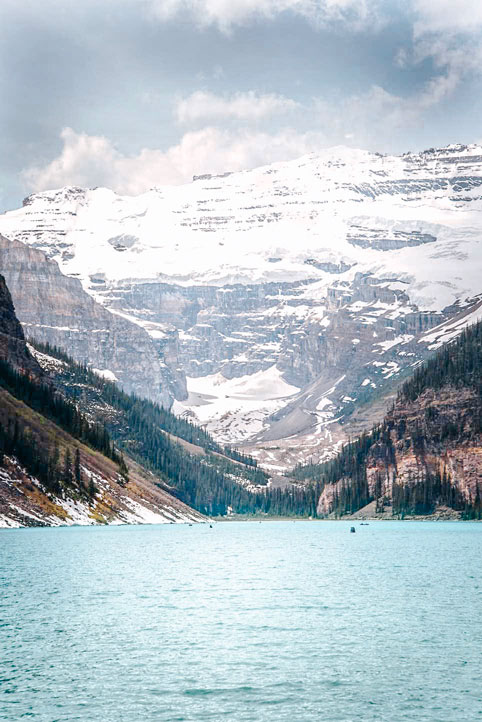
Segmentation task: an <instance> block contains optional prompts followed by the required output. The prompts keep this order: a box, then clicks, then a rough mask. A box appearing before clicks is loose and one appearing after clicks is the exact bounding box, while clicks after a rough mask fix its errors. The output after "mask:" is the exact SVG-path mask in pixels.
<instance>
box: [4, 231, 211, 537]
mask: <svg viewBox="0 0 482 722" xmlns="http://www.w3.org/2000/svg"><path fill="white" fill-rule="evenodd" d="M18 246H19V247H20V246H21V244H18ZM14 247H15V246H14ZM27 250H28V251H30V252H31V250H30V249H27ZM34 253H36V254H37V255H39V254H38V253H37V252H34ZM34 259H35V260H36V261H37V260H38V259H37V258H35V256H34ZM24 260H25V258H24ZM50 265H53V266H55V264H50ZM19 272H21V273H22V274H23V273H25V274H26V276H25V282H26V284H27V288H28V289H29V290H30V291H32V289H33V287H32V285H31V284H30V285H29V284H28V281H29V278H28V274H27V269H26V268H25V267H24V266H21V267H20V268H19ZM57 273H58V271H57ZM58 275H60V274H58ZM54 276H55V274H54ZM41 277H42V276H41V275H37V276H36V283H37V284H38V283H39V278H41ZM45 298H50V295H49V294H48V293H47V295H46V296H42V297H41V299H40V300H44V299H45ZM89 300H91V299H89ZM71 301H72V302H73V300H72V299H71ZM81 308H82V307H81ZM102 311H103V309H102ZM46 312H48V309H47V310H46ZM64 313H68V308H66V309H64ZM104 313H105V312H104ZM134 328H136V327H134ZM0 360H2V361H7V362H8V366H12V367H13V368H14V369H15V370H16V371H17V372H18V373H19V374H21V375H22V376H24V377H25V376H27V377H28V383H29V384H30V388H31V389H32V390H33V391H34V392H35V393H36V392H37V390H38V388H39V385H40V384H41V385H42V387H44V388H43V393H42V394H39V395H38V398H37V402H39V399H41V398H44V399H45V392H47V393H48V394H49V399H50V404H51V405H50V406H49V411H48V413H49V415H50V413H51V411H52V407H53V404H52V401H53V399H54V397H56V398H57V401H58V400H59V399H60V394H59V392H58V390H57V387H56V385H55V384H54V382H53V380H52V379H51V378H50V376H49V375H48V374H47V373H46V372H45V371H44V370H43V369H42V368H41V366H40V365H39V364H38V362H37V360H36V358H35V357H34V355H32V354H31V353H30V351H29V350H28V348H27V344H26V341H25V337H24V332H23V329H22V326H21V324H20V323H19V321H18V319H17V317H16V314H15V309H14V307H13V303H12V297H11V295H10V292H9V289H8V288H7V285H6V283H5V279H4V278H3V276H0ZM58 363H60V364H62V362H58ZM0 377H1V378H0V528H1V527H20V526H58V525H71V524H83V525H84V524H108V523H114V524H119V523H131V524H140V523H155V524H158V523H175V522H194V521H203V519H204V517H203V516H202V515H201V514H199V513H198V512H196V511H195V510H194V509H191V508H190V507H188V506H186V505H185V504H183V503H182V502H181V501H180V500H179V499H177V498H175V497H173V496H172V495H171V494H169V493H168V492H167V491H165V490H164V489H161V488H160V486H161V481H160V479H159V478H157V477H155V476H154V475H153V474H151V473H150V472H147V471H146V470H145V469H143V468H142V467H140V466H139V465H138V464H135V463H134V462H132V461H131V460H129V459H128V460H127V464H128V467H129V473H128V478H126V476H125V475H123V474H121V473H120V467H119V465H118V464H117V463H115V462H114V461H113V460H112V459H110V458H107V457H106V456H103V454H101V453H100V452H99V450H97V451H94V450H93V449H92V448H91V447H89V446H87V445H85V444H84V443H82V441H80V440H79V438H77V437H74V436H72V435H71V434H69V433H67V432H66V431H65V429H63V428H61V427H60V426H58V425H57V424H55V423H54V422H53V421H52V420H51V419H50V418H47V417H46V416H44V415H43V414H42V413H40V412H39V411H36V410H34V407H35V408H37V409H38V408H39V403H40V402H39V403H36V404H33V405H32V406H28V405H27V404H26V403H24V402H23V401H22V400H21V399H22V398H26V397H27V396H28V394H27V395H26V396H23V397H22V396H21V395H20V396H18V397H17V396H15V393H14V391H13V390H12V384H11V381H12V379H11V377H9V372H8V371H6V369H5V368H1V369H0ZM21 381H22V383H26V382H27V379H25V378H23V379H22V380H21ZM45 387H46V388H45ZM14 388H15V387H14ZM7 389H10V390H11V392H10V391H7ZM17 391H18V389H17ZM35 393H34V394H33V396H34V397H35ZM30 398H31V397H30ZM29 403H30V401H29ZM27 448H28V449H30V452H29V453H27V450H26V449H27ZM54 449H57V454H58V456H57V460H56V461H54V459H55V452H54ZM74 452H76V453H77V452H78V454H79V462H80V478H79V479H75V483H74V479H73V478H71V479H70V480H69V479H66V478H60V479H58V480H57V482H56V485H55V486H53V485H52V484H51V485H50V486H48V485H47V484H46V482H45V479H44V481H43V483H42V482H41V481H39V478H42V476H40V475H39V478H37V476H35V475H34V473H32V467H35V465H36V464H37V469H38V462H39V460H40V459H44V460H45V459H47V458H49V459H50V462H49V468H50V470H51V471H52V469H54V468H55V467H58V466H59V464H60V459H65V458H66V454H67V453H68V454H70V458H71V460H72V458H73V456H72V455H73V453H74ZM22 454H23V457H22ZM19 458H24V459H25V463H26V464H30V467H29V468H30V473H29V471H28V470H27V468H25V466H23V465H22V464H21V463H20V462H19ZM27 459H28V461H27ZM66 466H67V464H66ZM62 468H64V467H62ZM35 473H37V472H35ZM88 489H90V491H88Z"/></svg>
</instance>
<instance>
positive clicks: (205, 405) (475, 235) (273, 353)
mask: <svg viewBox="0 0 482 722" xmlns="http://www.w3.org/2000/svg"><path fill="white" fill-rule="evenodd" d="M0 231H1V232H2V233H3V234H4V235H5V236H7V237H9V238H10V239H16V240H19V241H22V242H24V243H26V244H28V245H29V246H33V247H35V248H37V249H40V250H42V251H44V252H45V253H46V254H47V255H48V256H49V257H50V258H52V259H55V260H56V261H57V262H58V263H59V265H60V268H61V270H62V271H63V273H65V274H67V275H70V276H74V277H76V278H78V279H79V280H80V281H81V283H82V285H83V287H84V289H85V291H87V292H88V293H89V294H91V296H93V297H94V298H95V299H96V301H99V302H101V303H102V304H103V305H104V306H105V307H106V308H108V309H109V310H110V311H112V312H114V313H115V314H117V315H120V316H123V317H124V318H126V319H128V320H129V321H134V322H135V323H137V324H139V325H140V326H142V327H143V328H144V329H145V330H147V331H148V333H149V334H150V335H151V337H153V338H154V339H156V338H163V337H164V336H165V333H166V331H167V330H170V332H171V333H172V327H175V328H176V329H177V330H178V333H179V345H180V363H181V365H182V367H183V369H184V371H185V373H186V375H187V383H188V392H189V395H188V398H187V399H182V398H181V399H178V400H177V401H176V402H175V409H176V411H178V412H179V413H187V414H191V415H192V416H193V417H194V418H197V419H198V420H199V421H201V422H202V423H204V424H207V426H208V428H209V429H211V430H212V431H213V432H214V433H215V434H216V435H217V436H218V438H220V439H221V440H224V441H227V442H231V443H236V444H238V445H239V444H241V443H244V444H250V445H251V450H253V448H254V452H255V453H257V454H258V455H259V456H260V458H262V459H263V460H264V461H265V462H269V463H270V464H271V465H272V466H273V467H276V466H277V465H279V466H280V468H281V467H282V466H283V465H285V464H288V463H292V462H294V461H296V460H298V459H299V458H300V456H299V455H300V454H304V455H306V453H309V454H310V455H313V456H315V457H319V456H320V455H323V454H324V453H325V452H326V451H327V450H331V449H332V448H333V447H334V446H336V444H339V443H341V442H342V441H343V440H344V438H345V432H344V429H343V428H342V426H341V425H340V421H343V420H345V419H346V418H347V416H348V415H349V414H350V413H351V412H353V410H354V409H357V408H358V407H359V406H360V404H361V403H364V404H367V403H371V402H372V401H373V399H374V398H375V397H377V399H379V398H381V397H382V396H383V394H384V393H385V391H386V390H387V389H388V388H389V387H390V385H391V384H392V382H393V381H394V380H395V379H398V378H400V377H401V376H403V375H404V374H406V373H408V372H409V370H410V369H411V368H413V366H414V365H415V364H417V363H418V362H419V361H420V360H421V359H422V358H423V357H425V356H426V355H427V354H428V353H429V351H430V348H432V347H434V346H435V345H436V344H437V339H438V338H439V337H440V338H442V331H447V333H448V335H450V333H449V332H450V329H446V327H445V326H444V324H445V323H446V322H447V320H448V319H452V318H453V317H454V318H455V321H453V322H455V323H457V324H463V323H465V321H464V317H465V314H466V313H469V312H470V313H472V316H471V317H472V318H475V317H476V316H477V315H478V311H477V308H478V305H479V303H480V301H481V299H482V297H481V296H479V294H481V293H482V284H481V281H480V277H481V270H482V245H481V243H482V147H479V146H475V145H472V146H459V145H456V146H455V145H454V146H449V147H447V148H443V149H438V150H435V149H431V150H429V151H425V152H423V153H420V154H405V155H402V156H382V155H379V154H373V153H369V152H366V151H357V150H352V149H348V148H344V147H340V148H333V149H330V150H326V151H324V152H321V153H319V154H316V155H309V156H305V157H303V158H300V159H298V160H296V161H290V162H286V163H277V164H274V165H271V166H267V167H263V168H257V169H255V170H252V171H245V172H240V173H232V174H229V173H226V174H224V175H222V176H200V177H197V178H195V179H194V181H193V182H192V183H191V184H188V185H184V186H176V187H163V188H155V189H152V190H150V191H149V192H147V193H145V194H142V195H140V196H137V197H121V196H118V195H116V194H115V193H114V192H112V191H110V190H108V189H105V188H97V189H93V190H83V189H80V188H63V189H60V190H56V191H49V192H44V193H38V194H35V195H33V196H30V197H28V198H27V199H26V200H25V202H24V207H23V208H21V209H19V210H16V211H11V212H9V213H6V214H4V215H3V216H0ZM439 325H442V326H441V329H440V333H438V332H437V331H434V329H435V328H436V327H437V326H439ZM452 331H453V329H452ZM293 437H296V450H295V451H293V449H292V448H291V447H292V446H293V444H294V442H293ZM290 438H291V439H292V441H290ZM280 440H283V441H280ZM278 442H279V443H278ZM253 444H255V447H253V446H252V445H253ZM281 457H282V460H281V461H280V458H281Z"/></svg>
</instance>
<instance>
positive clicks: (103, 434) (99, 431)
mask: <svg viewBox="0 0 482 722" xmlns="http://www.w3.org/2000/svg"><path fill="white" fill-rule="evenodd" d="M0 386H1V387H2V388H4V389H5V390H6V391H8V392H9V393H10V394H12V396H14V397H15V398H17V399H19V400H20V401H23V402H24V403H25V404H26V405H27V406H29V407H30V408H31V409H33V410H34V411H37V412H38V413H40V414H42V415H43V416H46V417H47V418H48V419H50V420H51V421H53V422H54V423H55V424H57V425H58V426H60V427H61V428H62V429H64V431H66V432H67V433H68V434H71V435H72V436H73V437H75V438H76V439H78V440H79V441H81V442H82V443H84V444H87V445H88V446H90V447H91V448H93V449H95V450H96V451H100V452H101V453H102V454H104V456H107V457H108V458H109V459H112V461H115V462H116V463H119V462H120V455H119V454H118V452H117V451H116V449H115V446H114V444H113V442H112V441H111V438H110V436H109V432H108V431H107V428H106V427H105V425H102V424H98V423H91V422H90V421H88V420H87V419H86V417H85V416H84V415H83V414H82V413H81V412H80V411H79V409H78V407H77V406H76V404H75V403H73V402H72V401H70V400H68V399H65V398H64V397H63V396H62V395H61V394H60V393H58V392H57V391H55V390H54V389H53V388H52V387H51V386H49V385H47V384H43V383H39V382H38V381H34V380H32V379H30V378H29V377H28V376H27V375H26V374H20V373H18V372H17V371H16V370H15V369H13V368H12V366H11V365H10V364H9V363H8V362H7V361H4V360H0Z"/></svg>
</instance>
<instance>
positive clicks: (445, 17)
mask: <svg viewBox="0 0 482 722" xmlns="http://www.w3.org/2000/svg"><path fill="white" fill-rule="evenodd" d="M413 8H414V10H415V12H416V22H415V27H414V30H415V35H416V36H417V37H418V36H421V35H425V34H427V33H444V34H450V35H452V34H454V33H468V34H473V33H478V32H480V29H481V27H482V3H481V2H480V0H413Z"/></svg>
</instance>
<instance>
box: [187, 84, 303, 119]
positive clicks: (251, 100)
mask: <svg viewBox="0 0 482 722" xmlns="http://www.w3.org/2000/svg"><path fill="white" fill-rule="evenodd" d="M297 107H298V103H296V102H295V101H294V100H291V98H286V97H284V96H282V95H275V94H273V93H270V94H266V95H259V94H257V93H255V92H253V91H249V92H247V93H235V94H234V95H232V96H230V97H222V96H219V95H215V94H214V93H207V92H203V91H198V92H196V93H192V95H189V96H188V97H187V98H181V99H180V100H178V101H177V103H176V105H175V115H176V117H177V120H178V122H179V123H198V122H199V121H206V120H209V121H213V120H214V121H218V120H225V119H226V120H227V119H234V120H241V121H258V120H262V119H263V118H267V117H269V116H271V115H274V114H280V113H286V112H288V111H290V110H294V109H296V108H297Z"/></svg>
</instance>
